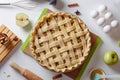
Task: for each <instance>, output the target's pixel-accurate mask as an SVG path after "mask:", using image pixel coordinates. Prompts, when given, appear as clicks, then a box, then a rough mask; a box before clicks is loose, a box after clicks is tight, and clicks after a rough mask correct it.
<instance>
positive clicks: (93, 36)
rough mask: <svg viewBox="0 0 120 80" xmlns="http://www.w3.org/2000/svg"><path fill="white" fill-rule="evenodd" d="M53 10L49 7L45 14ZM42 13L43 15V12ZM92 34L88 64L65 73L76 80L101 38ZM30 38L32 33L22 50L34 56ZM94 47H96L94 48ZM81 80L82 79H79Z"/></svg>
mask: <svg viewBox="0 0 120 80" xmlns="http://www.w3.org/2000/svg"><path fill="white" fill-rule="evenodd" d="M51 12H52V11H51V10H49V9H48V10H45V11H43V13H44V15H46V14H48V13H51ZM41 15H42V16H43V14H41ZM42 16H40V17H39V19H40V18H41V17H42ZM90 35H91V39H92V40H91V43H92V46H91V51H92V52H91V53H90V56H89V58H88V60H87V62H86V64H83V65H81V66H79V67H78V68H77V69H75V70H73V71H71V72H67V73H64V74H65V75H67V76H69V77H71V78H72V79H74V80H75V79H77V76H78V75H80V76H82V74H83V72H84V70H82V71H81V69H85V67H86V66H87V64H88V62H89V60H90V58H91V56H92V55H93V53H94V51H93V50H95V49H96V47H97V46H98V45H96V44H95V43H96V40H97V39H100V38H99V37H98V36H97V35H95V34H93V33H91V34H90ZM29 39H30V35H29V36H28V37H27V39H26V41H25V43H24V44H23V46H21V50H22V51H23V52H24V53H25V54H27V55H29V56H31V57H33V55H32V53H31V51H30V43H29ZM93 48H94V49H93ZM80 71H81V72H80ZM79 80H80V79H79Z"/></svg>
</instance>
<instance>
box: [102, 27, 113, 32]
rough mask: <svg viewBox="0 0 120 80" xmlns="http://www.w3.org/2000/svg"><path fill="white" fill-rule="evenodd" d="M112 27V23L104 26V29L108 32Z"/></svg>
mask: <svg viewBox="0 0 120 80" xmlns="http://www.w3.org/2000/svg"><path fill="white" fill-rule="evenodd" d="M110 29H111V26H110V25H106V26H105V27H104V28H103V31H104V32H106V33H107V32H109V31H110Z"/></svg>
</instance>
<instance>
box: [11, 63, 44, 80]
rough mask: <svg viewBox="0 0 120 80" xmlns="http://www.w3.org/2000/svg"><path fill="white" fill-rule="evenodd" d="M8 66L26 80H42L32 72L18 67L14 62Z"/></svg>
mask: <svg viewBox="0 0 120 80" xmlns="http://www.w3.org/2000/svg"><path fill="white" fill-rule="evenodd" d="M9 65H10V66H11V67H12V68H14V69H15V70H16V71H18V72H19V73H20V74H22V75H23V76H24V77H25V78H26V79H27V80H43V79H42V78H40V77H39V76H37V75H36V74H34V73H33V72H31V71H29V70H28V69H25V68H22V67H20V66H19V65H18V64H16V63H14V62H10V63H9Z"/></svg>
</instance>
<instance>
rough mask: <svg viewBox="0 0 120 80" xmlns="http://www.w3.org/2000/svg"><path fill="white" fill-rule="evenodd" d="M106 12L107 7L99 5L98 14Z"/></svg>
mask: <svg viewBox="0 0 120 80" xmlns="http://www.w3.org/2000/svg"><path fill="white" fill-rule="evenodd" d="M106 10H107V6H105V5H100V6H99V8H98V11H99V12H100V13H103V12H105V11H106Z"/></svg>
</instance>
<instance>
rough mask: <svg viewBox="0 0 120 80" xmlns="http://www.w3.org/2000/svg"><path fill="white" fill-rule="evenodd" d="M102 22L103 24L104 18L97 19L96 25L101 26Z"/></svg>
mask: <svg viewBox="0 0 120 80" xmlns="http://www.w3.org/2000/svg"><path fill="white" fill-rule="evenodd" d="M104 22H105V19H104V17H101V18H99V19H98V20H97V24H98V25H102V24H103V23H104Z"/></svg>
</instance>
